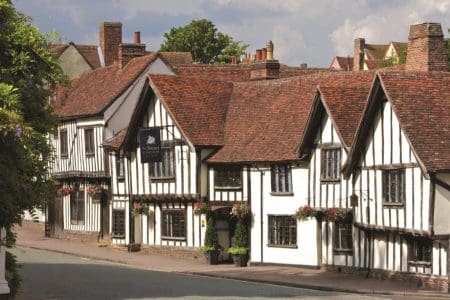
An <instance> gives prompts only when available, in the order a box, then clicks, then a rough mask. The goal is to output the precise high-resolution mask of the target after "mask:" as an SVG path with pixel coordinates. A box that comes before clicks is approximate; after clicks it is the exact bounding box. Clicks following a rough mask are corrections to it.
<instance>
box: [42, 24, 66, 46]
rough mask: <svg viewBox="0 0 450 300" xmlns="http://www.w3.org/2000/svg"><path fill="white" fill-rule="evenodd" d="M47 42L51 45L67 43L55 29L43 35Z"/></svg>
mask: <svg viewBox="0 0 450 300" xmlns="http://www.w3.org/2000/svg"><path fill="white" fill-rule="evenodd" d="M45 36H46V39H47V42H48V43H49V44H51V45H56V44H65V43H67V38H66V37H65V36H63V35H60V34H59V33H58V32H57V31H56V29H55V28H53V29H52V30H50V32H48V33H46V34H45Z"/></svg>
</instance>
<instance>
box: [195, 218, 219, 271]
mask: <svg viewBox="0 0 450 300" xmlns="http://www.w3.org/2000/svg"><path fill="white" fill-rule="evenodd" d="M221 249H222V247H221V246H220V245H219V239H218V237H217V232H216V228H215V226H214V219H213V218H212V217H211V216H209V217H208V222H207V224H206V232H205V245H204V246H203V247H202V248H201V249H200V250H201V251H202V252H203V253H204V254H205V259H206V262H207V263H208V264H210V265H217V264H218V263H219V254H220V250H221Z"/></svg>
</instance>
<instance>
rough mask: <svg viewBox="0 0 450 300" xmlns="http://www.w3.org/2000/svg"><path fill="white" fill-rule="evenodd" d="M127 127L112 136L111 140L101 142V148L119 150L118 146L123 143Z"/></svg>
mask: <svg viewBox="0 0 450 300" xmlns="http://www.w3.org/2000/svg"><path fill="white" fill-rule="evenodd" d="M127 130H128V127H125V128H124V129H122V130H121V131H119V132H118V133H117V134H116V135H114V136H113V137H112V138H110V139H107V140H106V141H104V142H103V144H102V145H103V147H105V148H110V149H119V148H120V146H121V145H122V143H123V140H124V138H125V134H126V133H127Z"/></svg>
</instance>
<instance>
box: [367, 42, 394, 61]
mask: <svg viewBox="0 0 450 300" xmlns="http://www.w3.org/2000/svg"><path fill="white" fill-rule="evenodd" d="M388 48H389V45H375V44H365V47H364V52H365V53H366V55H367V58H368V59H370V60H381V59H384V56H385V54H386V51H387V50H388Z"/></svg>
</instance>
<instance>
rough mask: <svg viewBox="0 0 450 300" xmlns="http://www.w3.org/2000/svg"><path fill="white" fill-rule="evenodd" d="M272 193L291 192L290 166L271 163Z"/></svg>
mask: <svg viewBox="0 0 450 300" xmlns="http://www.w3.org/2000/svg"><path fill="white" fill-rule="evenodd" d="M270 173H271V180H272V193H275V194H292V175H291V166H290V165H288V164H286V165H273V166H272V168H271V170H270Z"/></svg>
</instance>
